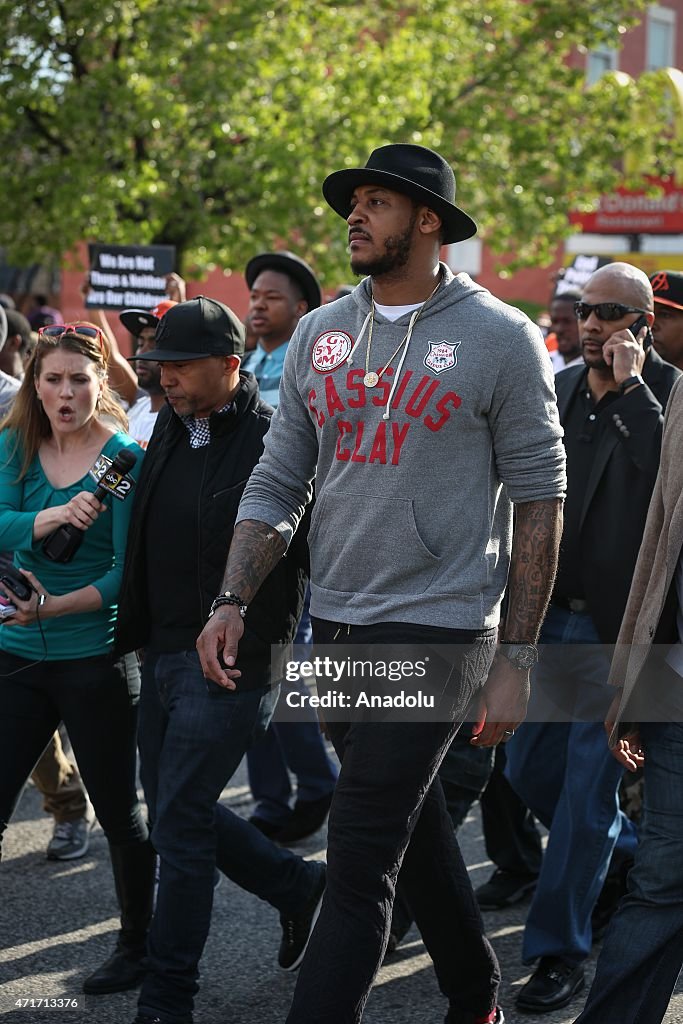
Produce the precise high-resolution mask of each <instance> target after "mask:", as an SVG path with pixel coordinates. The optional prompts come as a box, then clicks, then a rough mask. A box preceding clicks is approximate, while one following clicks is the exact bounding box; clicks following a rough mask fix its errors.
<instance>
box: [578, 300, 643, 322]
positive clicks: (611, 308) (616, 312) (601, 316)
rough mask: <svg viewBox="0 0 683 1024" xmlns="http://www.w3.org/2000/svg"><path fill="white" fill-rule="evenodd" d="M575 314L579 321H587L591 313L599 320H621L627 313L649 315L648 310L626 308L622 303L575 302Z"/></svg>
mask: <svg viewBox="0 0 683 1024" xmlns="http://www.w3.org/2000/svg"><path fill="white" fill-rule="evenodd" d="M574 312H575V313H576V316H577V319H578V320H587V319H588V317H589V316H590V315H591V313H595V315H596V316H597V318H598V320H608V321H609V320H621V318H622V317H623V316H626V314H627V313H647V310H646V309H638V307H637V306H624V305H622V304H621V302H596V303H594V304H592V305H591V303H590V302H575V303H574Z"/></svg>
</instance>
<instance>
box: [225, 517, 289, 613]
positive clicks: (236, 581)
mask: <svg viewBox="0 0 683 1024" xmlns="http://www.w3.org/2000/svg"><path fill="white" fill-rule="evenodd" d="M285 550H286V544H285V541H284V538H283V537H282V535H281V534H280V533H278V531H277V530H276V529H275V528H274V527H273V526H268V524H267V523H260V522H257V521H256V520H254V519H243V520H242V522H240V523H238V524H237V526H236V527H235V531H234V533H233V536H232V544H231V545H230V551H229V552H228V561H227V564H226V566H225V575H224V577H223V586H222V587H221V590H223V591H225V590H231V591H232V592H233V593H235V594H239V596H240V597H241V598H242V600H243V601H245V602H246V603H247V604H249V602H250V601H251V599H252V598H253V597H254V594H256V592H257V591H258V589H259V587H260V586H261V584H262V583H263V581H264V580H265V579H266V577H267V576H268V575H269V574H270V572H271V571H272V570H273V569H274V568H275V566H276V565H277V563H278V562H279V561H280V559H281V558H282V556H283V555H284V553H285Z"/></svg>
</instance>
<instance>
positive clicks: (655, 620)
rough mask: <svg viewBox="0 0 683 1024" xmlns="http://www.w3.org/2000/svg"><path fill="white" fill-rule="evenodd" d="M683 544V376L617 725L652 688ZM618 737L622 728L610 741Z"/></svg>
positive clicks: (636, 591) (634, 589) (620, 677)
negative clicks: (634, 699) (652, 658)
mask: <svg viewBox="0 0 683 1024" xmlns="http://www.w3.org/2000/svg"><path fill="white" fill-rule="evenodd" d="M682 546H683V378H679V380H678V381H677V382H676V384H675V385H674V387H673V389H672V391H671V396H670V398H669V403H668V406H667V410H666V416H665V419H664V436H663V439H662V453H661V460H660V467H659V474H658V476H657V481H656V483H655V489H654V491H653V494H652V500H651V502H650V508H649V511H648V515H647V522H646V523H645V530H644V533H643V541H642V544H641V547H640V552H639V554H638V561H637V563H636V568H635V572H634V576H633V582H632V584H631V591H630V593H629V598H628V602H627V604H626V611H625V612H624V618H623V621H622V624H621V629H620V631H619V638H618V640H617V647H616V650H615V654H614V658H613V660H612V668H611V671H610V677H609V681H610V683H611V684H612V685H613V686H622V685H623V687H624V690H623V696H622V699H621V703H620V706H619V715H618V719H617V724H618V722H619V721H620V720H621V719H622V718H623V719H626V720H628V719H629V713H628V710H627V705H628V701H629V698H630V697H631V696H632V694H633V692H634V690H635V688H636V687H643V686H646V685H647V679H648V675H647V674H646V673H645V674H643V673H642V670H643V667H644V665H645V662H646V660H647V658H648V655H649V654H650V653H651V648H652V644H653V642H654V638H655V633H656V631H657V627H658V626H659V623H660V619H661V617H662V612H663V610H664V604H665V601H666V599H667V595H668V593H669V590H670V588H671V584H672V580H673V578H674V573H675V571H676V566H677V565H678V559H679V557H680V554H681V547H682ZM639 696H640V695H639ZM639 703H640V702H639ZM615 738H616V730H615V733H614V734H613V736H612V737H611V738H610V742H611V743H612V742H614V740H615Z"/></svg>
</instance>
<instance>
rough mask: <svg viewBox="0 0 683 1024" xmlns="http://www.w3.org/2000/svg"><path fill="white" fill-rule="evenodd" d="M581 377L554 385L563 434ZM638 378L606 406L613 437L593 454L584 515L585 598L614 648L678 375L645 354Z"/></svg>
mask: <svg viewBox="0 0 683 1024" xmlns="http://www.w3.org/2000/svg"><path fill="white" fill-rule="evenodd" d="M585 372H586V368H585V367H583V366H570V367H569V369H567V370H563V371H562V372H561V373H558V375H557V376H556V377H555V389H556V392H557V404H558V408H559V411H560V420H561V422H562V425H563V426H564V425H565V418H566V413H567V410H568V408H569V406H570V403H571V402H572V401H573V400H574V398H575V396H576V393H577V391H578V389H579V387H580V386H581V383H582V381H584V380H585ZM642 376H643V380H644V381H645V385H646V386H644V387H639V388H634V389H633V391H631V392H629V394H628V395H622V396H620V397H619V398H618V399H616V400H615V401H614V402H613V403H612V404H611V405H610V406H609V410H608V412H607V413H606V415H607V416H608V422H609V424H610V427H611V429H610V430H608V431H606V432H605V433H604V434H603V436H602V439H601V441H600V443H599V447H598V449H597V451H596V453H595V458H594V460H593V465H592V468H591V473H590V477H589V479H588V485H587V487H586V493H585V495H584V499H583V507H582V511H581V520H580V527H579V536H580V545H581V550H580V566H581V576H582V580H583V588H584V595H585V599H586V601H587V602H588V608H589V611H590V614H591V615H592V617H593V621H594V622H595V625H596V628H597V631H598V633H599V635H600V639H601V640H602V642H603V643H614V642H615V641H616V639H617V634H618V632H619V627H620V625H621V619H622V616H623V614H624V609H625V607H626V599H627V597H628V592H629V589H630V586H631V579H632V577H633V570H634V568H635V564H636V558H637V556H638V550H639V548H640V542H641V539H642V535H643V527H644V526H645V518H646V516H647V510H648V507H649V504H650V498H651V496H652V490H653V487H654V483H655V478H656V476H657V470H658V468H659V452H660V448H661V442H662V425H663V422H664V418H663V411H664V408H665V406H666V403H667V400H668V397H669V392H670V391H671V388H672V387H673V385H674V383H675V381H676V379H677V378H678V377H679V376H680V370H677V369H676V368H675V367H674V366H671V365H670V364H669V363H665V362H664V361H663V360H662V359H660V357H659V356H658V355H657V353H656V352H655V351H654V350H653V349H650V350H649V354H648V357H647V359H646V360H645V366H644V368H643V374H642ZM619 420H621V424H620V423H619V422H618V421H619ZM625 431H627V432H628V433H625ZM571 486H572V481H571V480H569V481H568V482H567V487H568V488H571Z"/></svg>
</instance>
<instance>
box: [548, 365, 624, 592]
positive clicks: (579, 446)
mask: <svg viewBox="0 0 683 1024" xmlns="http://www.w3.org/2000/svg"><path fill="white" fill-rule="evenodd" d="M618 398H619V392H618V391H608V392H607V394H606V395H603V397H602V398H601V399H600V401H599V402H597V403H596V402H594V401H593V398H592V396H591V393H590V391H589V389H588V371H586V373H585V374H584V376H583V379H582V381H581V385H580V386H579V388H578V389H577V391H576V393H575V396H574V399H573V400H572V402H571V403H570V405H569V407H568V409H567V411H566V413H565V416H564V419H563V421H562V426H563V427H564V447H565V449H566V452H567V497H566V499H565V503H564V525H563V528H562V542H561V544H560V560H559V565H558V568H557V579H556V580H555V588H554V590H553V595H554V596H556V597H565V598H567V597H585V594H584V592H583V582H582V578H581V559H582V552H581V545H580V536H579V528H580V524H581V512H582V511H583V503H584V499H585V496H586V488H587V486H588V480H589V478H590V474H591V469H592V468H593V460H594V459H595V453H596V452H597V450H598V446H599V443H600V439H601V438H602V436H603V434H604V433H605V431H606V430H611V429H612V428H611V425H610V423H609V419H608V415H609V414H608V409H609V406H610V405H611V404H612V403H613V402H614V401H616V399H618ZM605 528H609V523H605Z"/></svg>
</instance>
